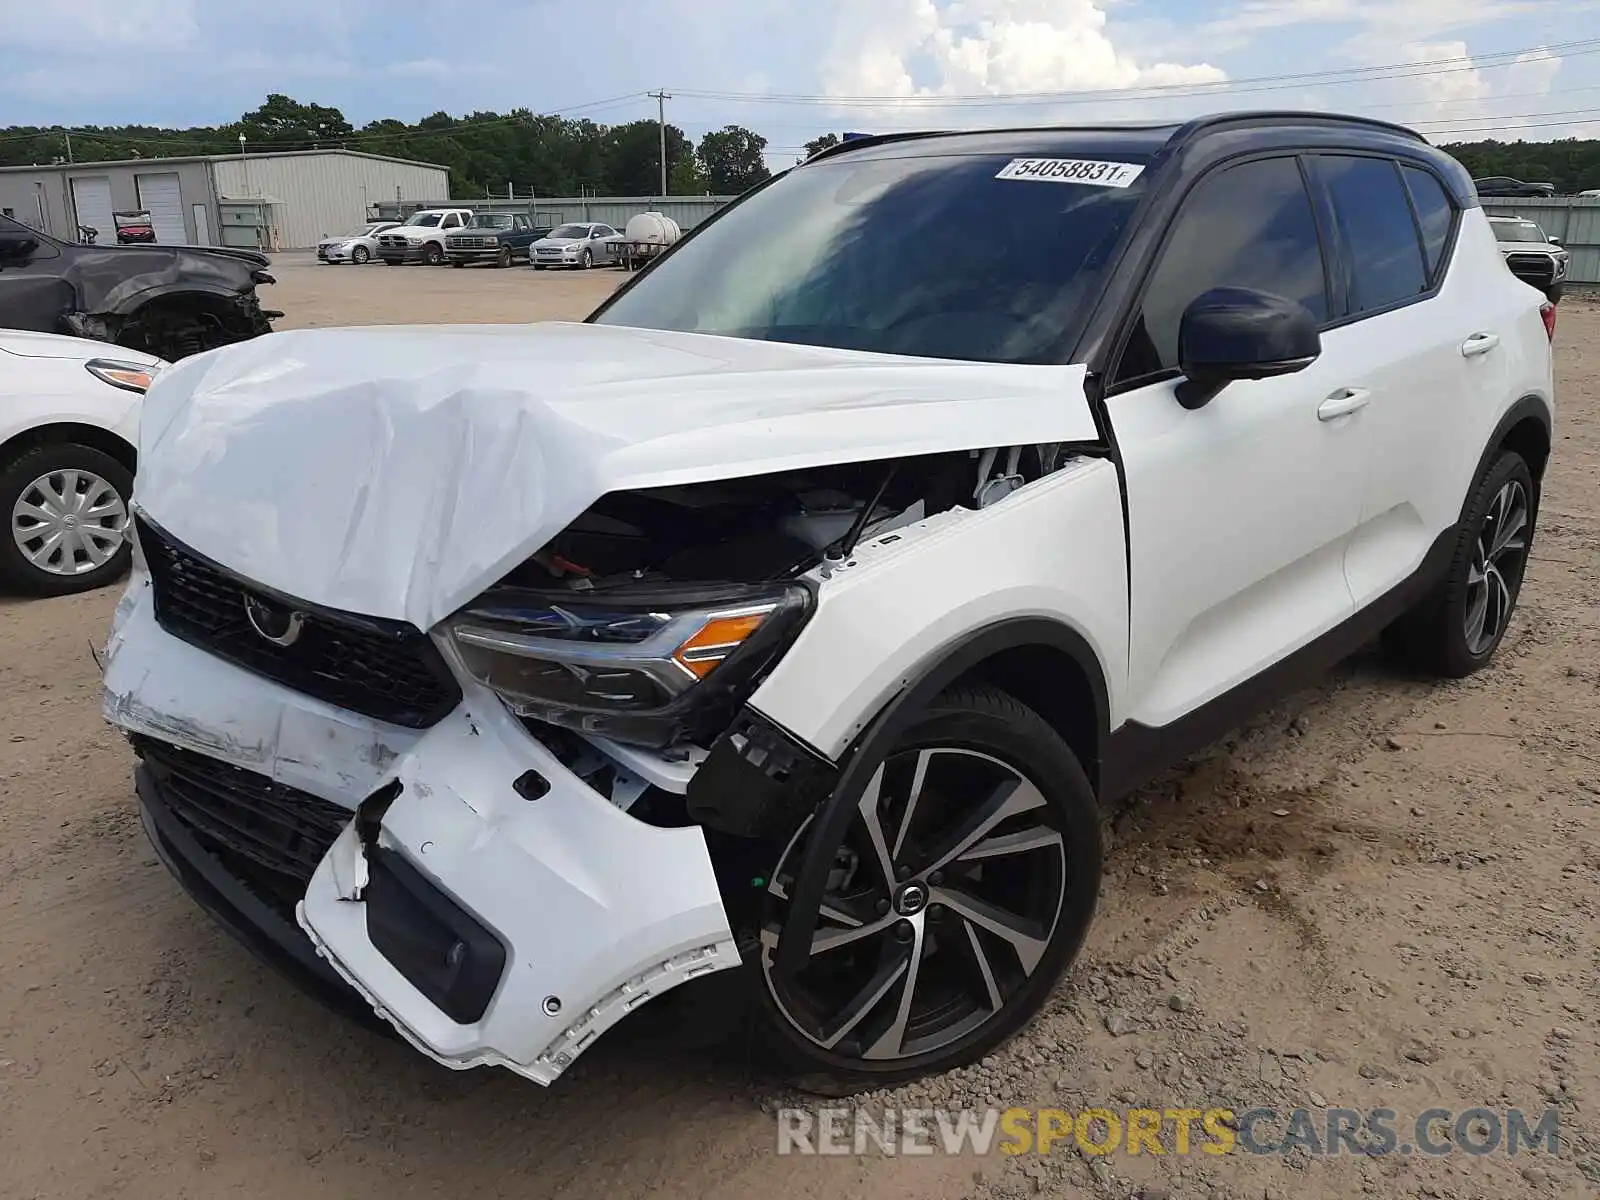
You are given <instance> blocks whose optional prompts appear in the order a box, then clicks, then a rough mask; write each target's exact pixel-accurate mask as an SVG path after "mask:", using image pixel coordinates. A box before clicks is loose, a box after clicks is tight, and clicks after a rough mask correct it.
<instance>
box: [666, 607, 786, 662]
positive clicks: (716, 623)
mask: <svg viewBox="0 0 1600 1200" xmlns="http://www.w3.org/2000/svg"><path fill="white" fill-rule="evenodd" d="M770 611H771V610H770V609H768V610H766V611H763V612H758V613H745V614H742V615H740V616H730V617H712V618H711V619H710V620H709V621H707V622H706V623H705V624H704V625H702V626H701V627H700V629H699V631H698V632H697V633H696V634H695V635H694V636H693V637H691V638H690V639H689V640H688V641H686V642H684V643H683V645H681V646H679V647H678V648H677V650H675V651H673V654H672V657H673V659H674V661H676V662H677V664H678V665H679V666H680V667H682V668H683V669H684V670H685V671H688V672H689V674H691V675H693V676H694V677H695V678H696V679H704V678H705V677H706V676H707V675H709V674H711V672H712V671H715V670H716V669H717V667H718V666H719V665H720V664H721V663H722V661H723V659H725V658H727V657H728V655H730V654H732V653H733V652H734V651H735V650H737V649H738V648H739V644H740V643H741V642H743V641H744V640H745V638H747V637H749V636H750V635H751V634H752V633H754V632H755V631H756V630H757V629H759V628H761V622H763V621H765V620H766V619H767V616H768V614H769V613H770Z"/></svg>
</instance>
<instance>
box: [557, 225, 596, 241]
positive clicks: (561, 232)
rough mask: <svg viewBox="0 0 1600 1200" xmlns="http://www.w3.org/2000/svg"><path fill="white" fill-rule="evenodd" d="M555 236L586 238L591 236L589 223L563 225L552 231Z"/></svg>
mask: <svg viewBox="0 0 1600 1200" xmlns="http://www.w3.org/2000/svg"><path fill="white" fill-rule="evenodd" d="M550 236H551V237H553V238H586V237H588V236H589V227H588V226H587V225H561V226H558V227H557V228H556V229H553V230H551V231H550Z"/></svg>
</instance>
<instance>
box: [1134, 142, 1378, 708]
mask: <svg viewBox="0 0 1600 1200" xmlns="http://www.w3.org/2000/svg"><path fill="white" fill-rule="evenodd" d="M1223 286H1235V287H1249V288H1255V289H1258V290H1261V291H1265V292H1271V293H1273V294H1275V295H1278V296H1282V297H1285V298H1287V299H1290V300H1295V301H1298V302H1300V303H1302V304H1304V305H1305V306H1306V307H1307V308H1308V309H1309V310H1311V312H1312V315H1313V316H1314V317H1316V318H1318V319H1319V323H1320V324H1324V325H1325V324H1327V323H1328V321H1329V320H1330V317H1331V314H1332V312H1333V311H1334V310H1333V308H1332V304H1331V300H1330V296H1329V289H1328V286H1327V279H1326V272H1325V265H1324V255H1323V251H1322V237H1321V231H1320V229H1319V224H1318V221H1317V219H1316V215H1315V211H1314V208H1313V205H1312V201H1311V196H1310V193H1309V191H1308V188H1307V186H1306V183H1305V180H1304V177H1303V174H1302V170H1301V167H1300V164H1299V161H1298V160H1297V158H1296V157H1295V156H1294V155H1293V154H1292V153H1291V154H1286V155H1282V156H1274V157H1266V158H1260V159H1256V160H1253V161H1247V162H1243V163H1238V164H1235V165H1229V166H1225V167H1222V168H1219V169H1217V170H1214V171H1213V172H1212V173H1211V174H1210V175H1208V176H1206V177H1205V178H1204V179H1202V180H1201V181H1200V182H1199V183H1198V184H1197V185H1196V187H1195V189H1194V191H1192V192H1191V193H1190V194H1189V196H1188V197H1187V198H1186V199H1185V200H1184V202H1183V205H1182V207H1181V208H1180V209H1179V212H1178V215H1177V218H1176V220H1175V222H1174V224H1173V226H1172V228H1171V230H1170V231H1169V233H1168V236H1167V238H1166V239H1165V242H1164V244H1163V246H1162V248H1161V250H1160V252H1159V254H1158V257H1157V259H1156V263H1155V266H1154V270H1153V272H1152V274H1151V276H1150V278H1149V279H1148V281H1147V282H1146V284H1145V288H1144V292H1143V296H1142V299H1141V301H1140V303H1139V307H1138V310H1137V311H1136V313H1135V315H1134V318H1133V320H1132V322H1131V324H1130V327H1129V329H1128V330H1127V334H1126V337H1125V341H1124V345H1123V348H1122V350H1121V353H1120V355H1119V357H1118V360H1117V363H1116V365H1115V367H1114V368H1113V369H1112V375H1111V386H1110V389H1109V392H1108V395H1107V398H1106V402H1105V404H1106V411H1107V413H1108V415H1109V418H1110V421H1111V425H1112V428H1113V430H1114V432H1115V435H1116V445H1117V448H1118V451H1119V453H1120V455H1121V458H1122V463H1123V470H1124V474H1125V480H1126V488H1127V507H1128V539H1129V588H1130V592H1131V609H1130V622H1131V628H1130V646H1129V660H1128V681H1129V683H1128V687H1129V699H1130V705H1129V714H1128V715H1129V716H1130V718H1131V719H1132V720H1134V721H1136V722H1138V723H1139V724H1141V725H1144V726H1152V727H1160V726H1165V725H1169V724H1171V723H1172V722H1175V721H1177V720H1178V719H1179V718H1181V717H1184V716H1187V715H1188V714H1190V713H1191V712H1194V711H1195V710H1196V709H1198V708H1199V707H1200V706H1201V705H1203V704H1205V703H1207V702H1208V701H1210V700H1213V699H1216V698H1217V697H1219V696H1221V695H1222V694H1223V693H1224V692H1226V691H1228V690H1229V689H1231V688H1232V687H1234V686H1236V685H1239V684H1241V683H1243V682H1245V681H1246V680H1248V679H1250V678H1252V677H1254V676H1256V675H1258V674H1259V673H1260V672H1261V671H1263V670H1264V669H1265V668H1267V667H1269V666H1271V665H1272V664H1273V663H1275V662H1277V661H1279V660H1280V659H1282V658H1284V657H1285V656H1286V655H1288V654H1289V653H1291V652H1292V651H1294V650H1296V649H1298V648H1300V647H1301V646H1303V645H1305V644H1306V643H1308V642H1310V641H1311V640H1313V639H1314V638H1315V637H1317V636H1318V635H1319V634H1322V633H1324V632H1326V631H1328V630H1329V629H1331V628H1333V627H1334V626H1335V625H1337V624H1339V623H1340V622H1341V621H1343V620H1344V619H1345V618H1346V617H1348V616H1349V615H1350V613H1351V611H1352V602H1351V598H1350V592H1349V588H1348V587H1347V585H1346V583H1345V575H1344V555H1345V549H1346V547H1347V544H1348V542H1349V539H1350V536H1351V534H1352V532H1353V531H1354V529H1355V526H1356V524H1357V521H1358V520H1359V518H1360V513H1361V498H1362V487H1363V481H1364V479H1365V477H1366V459H1367V454H1368V449H1369V446H1370V441H1369V438H1368V432H1367V427H1366V425H1365V424H1364V423H1363V422H1361V421H1360V420H1358V419H1357V418H1356V416H1353V415H1343V416H1340V415H1335V414H1336V410H1337V407H1338V405H1339V404H1340V403H1341V402H1342V401H1341V398H1342V396H1343V395H1344V393H1345V392H1346V391H1347V390H1348V385H1349V384H1351V383H1352V379H1351V377H1350V376H1349V374H1348V373H1347V370H1346V364H1345V363H1344V362H1343V361H1342V360H1341V358H1340V356H1339V355H1338V354H1337V353H1335V352H1333V351H1332V350H1331V349H1329V348H1325V349H1324V352H1323V354H1322V355H1321V357H1320V358H1318V359H1317V360H1316V361H1315V362H1313V363H1312V364H1311V365H1310V366H1308V367H1306V368H1305V369H1303V370H1301V371H1299V372H1297V373H1295V374H1292V375H1285V376H1281V377H1279V378H1274V379H1260V380H1250V381H1241V382H1237V383H1232V384H1229V385H1228V386H1227V387H1226V388H1224V389H1223V390H1222V391H1221V393H1219V394H1218V395H1217V396H1216V397H1215V398H1214V399H1212V400H1211V401H1210V402H1209V403H1208V404H1206V405H1205V406H1204V407H1203V408H1200V409H1198V410H1195V411H1192V412H1191V411H1187V410H1185V409H1184V408H1183V406H1182V405H1180V404H1179V403H1178V401H1177V399H1176V398H1175V396H1174V391H1175V389H1176V386H1177V384H1178V382H1179V380H1180V378H1181V375H1180V374H1179V370H1178V363H1177V345H1178V323H1179V320H1180V319H1181V317H1182V315H1183V312H1184V309H1186V308H1187V307H1188V305H1189V304H1190V302H1191V301H1193V300H1194V299H1195V298H1196V297H1197V296H1199V295H1200V294H1201V293H1203V292H1205V291H1207V290H1209V289H1211V288H1214V287H1223Z"/></svg>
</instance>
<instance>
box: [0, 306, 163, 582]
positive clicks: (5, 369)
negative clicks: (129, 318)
mask: <svg viewBox="0 0 1600 1200" xmlns="http://www.w3.org/2000/svg"><path fill="white" fill-rule="evenodd" d="M166 365H167V364H166V363H164V362H163V361H162V360H161V359H159V358H156V357H154V356H152V355H149V354H143V353H140V352H139V351H136V350H129V349H126V348H125V347H122V346H112V345H107V344H106V343H103V342H93V341H88V340H85V339H83V338H73V337H62V336H60V335H57V334H50V333H25V332H21V331H18V330H12V329H5V330H0V514H3V515H4V516H5V518H6V535H5V536H4V537H3V538H0V587H3V588H5V589H6V590H8V591H19V592H26V593H30V594H32V595H36V596H64V595H67V594H69V593H72V592H83V591H88V590H89V589H91V588H96V587H100V586H102V585H104V584H107V583H110V582H112V581H113V580H115V579H117V578H119V577H120V576H121V575H122V574H123V572H124V571H126V570H127V568H128V562H129V560H130V558H131V556H132V547H131V544H130V542H129V535H128V503H129V500H130V498H131V496H132V494H133V472H134V464H135V456H136V447H137V445H138V440H139V435H138V427H139V401H140V399H141V398H142V397H143V395H144V391H145V389H146V388H147V387H149V386H150V381H151V379H152V378H153V377H154V376H155V375H156V373H157V372H159V371H160V370H161V369H162V368H163V367H165V366H166Z"/></svg>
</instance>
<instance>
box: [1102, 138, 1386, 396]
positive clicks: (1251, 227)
mask: <svg viewBox="0 0 1600 1200" xmlns="http://www.w3.org/2000/svg"><path fill="white" fill-rule="evenodd" d="M1407 219H1408V220H1409V217H1408V218H1407ZM1215 287H1247V288H1255V289H1256V290H1258V291H1263V292H1271V293H1273V294H1274V295H1278V296H1283V297H1285V298H1287V299H1290V300H1298V301H1299V302H1300V303H1301V304H1304V305H1305V306H1306V307H1307V308H1308V309H1310V310H1311V315H1312V316H1314V317H1315V318H1316V319H1317V322H1318V324H1321V323H1323V322H1325V321H1326V320H1327V319H1328V299H1327V291H1326V286H1325V283H1324V277H1323V266H1322V248H1321V245H1320V243H1319V242H1318V240H1317V223H1316V218H1315V216H1314V215H1313V213H1312V209H1311V198H1310V196H1309V195H1308V194H1307V192H1306V187H1305V181H1304V179H1303V178H1302V177H1301V174H1300V167H1299V165H1298V164H1297V163H1296V161H1295V160H1294V159H1293V158H1269V159H1261V160H1258V161H1256V162H1247V163H1241V164H1240V165H1238V166H1236V167H1228V168H1226V169H1224V170H1222V171H1219V172H1217V173H1216V174H1214V175H1211V176H1209V177H1207V178H1206V179H1204V180H1202V181H1201V183H1200V184H1199V186H1198V187H1196V188H1195V190H1194V192H1193V193H1192V194H1191V195H1190V196H1189V198H1188V199H1187V200H1185V201H1184V203H1183V208H1182V209H1181V210H1180V211H1179V213H1178V218H1177V223H1176V224H1175V225H1174V227H1173V230H1172V235H1171V237H1170V238H1169V239H1168V241H1167V244H1166V245H1165V246H1164V247H1163V248H1162V250H1161V259H1160V261H1159V262H1158V263H1157V264H1156V268H1155V272H1154V273H1153V274H1152V276H1151V278H1150V284H1149V286H1148V287H1147V288H1146V289H1145V295H1144V299H1143V301H1142V302H1141V306H1140V311H1139V314H1138V316H1137V318H1136V320H1135V322H1134V326H1133V330H1132V334H1131V337H1130V339H1129V342H1128V345H1127V346H1126V347H1125V348H1124V350H1123V353H1122V359H1121V362H1120V365H1119V367H1118V370H1117V374H1116V377H1117V382H1119V383H1123V382H1127V381H1129V380H1133V379H1140V378H1143V377H1145V376H1147V375H1155V374H1158V373H1159V372H1162V371H1167V370H1171V369H1172V368H1175V367H1176V366H1177V365H1178V324H1179V322H1180V321H1181V320H1182V318H1183V311H1184V309H1186V308H1188V307H1189V305H1190V303H1191V302H1192V301H1193V300H1194V299H1195V297H1197V296H1199V295H1201V294H1202V293H1204V292H1207V291H1209V290H1210V289H1212V288H1215Z"/></svg>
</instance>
